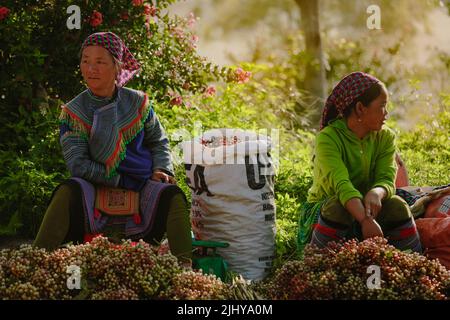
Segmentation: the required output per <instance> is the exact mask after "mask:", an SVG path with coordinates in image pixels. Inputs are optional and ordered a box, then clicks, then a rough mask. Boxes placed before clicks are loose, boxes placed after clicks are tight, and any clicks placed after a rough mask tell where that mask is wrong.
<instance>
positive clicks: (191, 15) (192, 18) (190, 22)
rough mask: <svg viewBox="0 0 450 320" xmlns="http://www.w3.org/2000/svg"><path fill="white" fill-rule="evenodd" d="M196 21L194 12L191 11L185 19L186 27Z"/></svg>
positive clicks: (191, 25)
mask: <svg viewBox="0 0 450 320" xmlns="http://www.w3.org/2000/svg"><path fill="white" fill-rule="evenodd" d="M196 22H197V18H196V17H195V16H194V13H193V12H191V13H189V18H188V21H187V25H188V27H189V28H192V27H193V26H194V25H195V23H196Z"/></svg>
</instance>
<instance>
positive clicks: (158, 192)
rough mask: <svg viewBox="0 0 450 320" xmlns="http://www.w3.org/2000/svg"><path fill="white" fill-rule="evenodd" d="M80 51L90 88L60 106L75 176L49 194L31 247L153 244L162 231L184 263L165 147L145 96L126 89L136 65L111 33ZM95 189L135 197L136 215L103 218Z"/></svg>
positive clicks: (183, 226)
mask: <svg viewBox="0 0 450 320" xmlns="http://www.w3.org/2000/svg"><path fill="white" fill-rule="evenodd" d="M81 49H82V53H81V63H80V69H81V73H82V75H83V78H84V80H85V82H86V84H87V87H88V89H87V90H85V91H83V92H82V93H81V94H79V95H78V96H77V97H75V98H74V99H73V100H71V101H70V102H68V103H67V104H66V105H64V106H62V112H61V117H60V120H61V125H60V142H61V146H62V150H63V154H64V159H65V161H66V163H67V166H68V169H69V171H70V173H71V175H72V178H71V179H69V180H67V181H65V182H64V183H62V184H61V185H60V186H58V188H57V189H56V190H55V191H54V193H53V196H52V200H51V202H50V205H49V207H48V209H47V212H46V214H45V216H44V220H43V222H42V225H41V227H40V230H39V232H38V235H37V237H36V240H35V242H34V245H36V246H38V247H44V248H48V249H53V248H56V247H58V246H59V245H60V244H62V243H65V242H69V241H72V242H75V243H77V242H82V241H83V240H84V239H86V235H95V234H99V233H104V234H106V235H109V236H111V237H112V235H114V236H118V237H120V238H130V239H133V240H137V239H140V238H143V239H144V240H145V241H147V242H150V243H152V244H155V243H158V242H159V241H161V239H162V237H163V236H164V233H165V232H167V238H168V240H169V246H170V249H171V251H172V253H173V254H174V255H176V256H178V257H180V258H182V260H189V259H190V258H191V250H192V246H191V237H190V235H191V234H190V221H189V214H188V210H187V204H186V200H185V197H184V194H183V193H182V191H181V189H180V188H178V187H177V186H176V185H175V179H174V178H173V168H172V163H171V158H170V152H169V141H168V139H167V136H166V134H165V132H164V129H163V127H162V126H161V124H160V122H159V120H158V117H157V116H156V114H155V112H154V111H153V109H152V106H151V102H150V101H149V98H148V97H147V95H146V94H145V93H144V92H141V91H136V90H132V89H128V88H125V87H123V86H124V85H125V84H126V83H127V82H128V81H129V80H130V79H131V78H132V77H133V76H134V75H135V74H136V73H137V72H138V71H139V68H140V66H139V63H138V62H137V61H136V59H135V58H134V57H133V55H132V54H131V52H130V51H129V50H128V48H127V47H126V46H125V44H124V43H123V41H122V40H121V39H120V38H119V37H118V36H117V35H115V34H114V33H112V32H101V33H95V34H92V35H90V36H89V37H88V38H87V39H86V40H85V41H84V43H83V45H82V48H81ZM100 186H106V187H113V188H122V189H128V190H133V191H137V192H139V201H140V205H139V210H138V212H139V213H138V214H134V215H133V216H126V215H125V216H109V215H105V214H101V213H100V212H99V210H97V209H96V206H95V196H96V190H97V188H99V187H100Z"/></svg>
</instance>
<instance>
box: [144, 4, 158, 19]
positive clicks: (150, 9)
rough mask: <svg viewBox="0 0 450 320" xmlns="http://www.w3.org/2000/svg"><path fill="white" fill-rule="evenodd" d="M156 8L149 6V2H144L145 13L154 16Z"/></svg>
mask: <svg viewBox="0 0 450 320" xmlns="http://www.w3.org/2000/svg"><path fill="white" fill-rule="evenodd" d="M156 12H157V9H156V7H154V6H151V5H149V4H147V3H146V4H144V13H145V14H147V15H151V16H152V17H154V16H155V15H156Z"/></svg>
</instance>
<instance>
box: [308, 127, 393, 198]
mask: <svg viewBox="0 0 450 320" xmlns="http://www.w3.org/2000/svg"><path fill="white" fill-rule="evenodd" d="M394 139H395V134H394V133H393V131H392V130H390V129H388V128H385V127H383V128H382V129H381V130H380V131H378V132H370V133H369V134H368V135H367V136H365V137H364V138H363V139H359V138H358V137H357V136H356V135H355V134H354V133H353V132H352V131H351V130H350V129H349V128H348V127H347V123H346V121H345V120H344V119H338V120H336V121H334V122H332V123H330V124H329V125H328V126H327V127H325V128H324V129H323V130H322V131H320V132H319V134H318V135H317V138H316V146H315V152H314V153H315V154H314V171H313V172H314V182H313V186H312V187H311V189H310V190H309V195H308V202H317V201H321V200H324V199H326V198H328V197H331V196H335V195H336V196H337V197H338V198H339V201H340V202H341V204H342V205H343V206H345V203H346V202H347V201H348V200H350V199H352V198H360V199H363V196H364V195H365V194H366V193H367V192H368V191H369V190H370V189H372V188H375V187H383V188H385V189H386V191H387V198H390V197H391V196H392V195H393V194H394V193H395V189H394V180H395V174H396V165H395V150H396V147H395V142H394Z"/></svg>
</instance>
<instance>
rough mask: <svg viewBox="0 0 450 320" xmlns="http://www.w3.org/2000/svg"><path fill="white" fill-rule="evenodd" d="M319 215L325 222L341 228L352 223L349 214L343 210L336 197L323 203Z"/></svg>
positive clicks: (352, 219)
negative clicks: (335, 224)
mask: <svg viewBox="0 0 450 320" xmlns="http://www.w3.org/2000/svg"><path fill="white" fill-rule="evenodd" d="M320 214H321V216H322V217H323V218H324V219H325V220H327V221H329V222H334V223H337V224H339V225H341V226H342V227H350V226H351V225H352V223H353V221H354V218H353V217H352V215H351V214H350V212H348V211H347V209H345V208H344V206H343V205H342V204H341V202H340V201H339V199H338V197H336V196H334V197H331V198H330V199H328V200H327V201H326V202H325V203H324V205H323V206H322V209H321V212H320Z"/></svg>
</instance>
